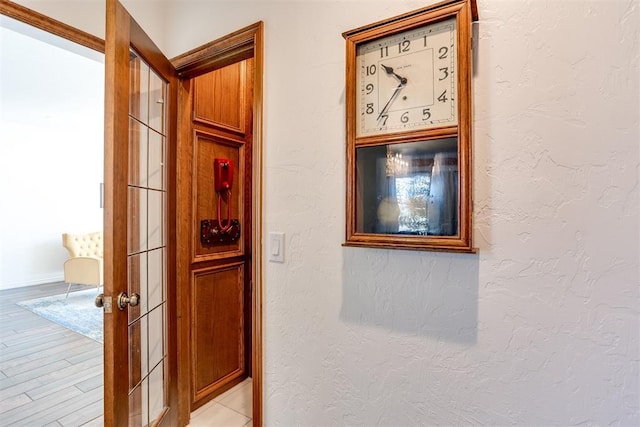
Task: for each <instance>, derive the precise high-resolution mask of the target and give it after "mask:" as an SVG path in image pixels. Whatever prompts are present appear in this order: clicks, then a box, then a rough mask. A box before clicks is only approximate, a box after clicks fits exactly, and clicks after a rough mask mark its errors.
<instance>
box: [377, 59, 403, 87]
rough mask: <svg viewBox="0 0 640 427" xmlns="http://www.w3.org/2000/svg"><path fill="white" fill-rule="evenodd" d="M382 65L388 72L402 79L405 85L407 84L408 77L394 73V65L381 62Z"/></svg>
mask: <svg viewBox="0 0 640 427" xmlns="http://www.w3.org/2000/svg"><path fill="white" fill-rule="evenodd" d="M380 65H382V68H384V70H385V71H386V72H387V74H389V75H393V76H394V77H395V78H397V79H398V80H399V81H400V83H402V84H405V85H406V84H407V78H406V77H402V76H400V75H398V74H396V73H394V72H393V68H392V67H387V66H386V65H384V64H380Z"/></svg>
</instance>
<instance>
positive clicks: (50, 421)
mask: <svg viewBox="0 0 640 427" xmlns="http://www.w3.org/2000/svg"><path fill="white" fill-rule="evenodd" d="M77 288H78V289H85V287H82V286H77ZM66 290H67V285H66V284H65V283H51V284H46V285H37V286H28V287H24V288H16V289H8V290H2V291H0V426H2V427H5V426H29V427H32V426H83V425H85V426H101V425H102V424H103V416H102V411H103V401H102V398H103V387H102V363H103V362H102V344H101V343H98V342H96V341H94V340H92V339H90V338H87V337H85V336H83V335H80V334H78V333H75V332H73V331H71V330H69V329H67V328H64V327H62V326H60V325H58V324H56V323H53V322H50V321H49V320H46V319H43V318H42V317H40V316H38V315H36V314H33V313H32V312H30V311H29V310H26V309H24V308H22V307H20V306H18V305H16V302H19V301H25V300H29V299H33V298H40V297H45V296H49V295H56V294H60V293H64V292H65V291H66ZM96 310H97V308H96Z"/></svg>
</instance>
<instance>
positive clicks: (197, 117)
mask: <svg viewBox="0 0 640 427" xmlns="http://www.w3.org/2000/svg"><path fill="white" fill-rule="evenodd" d="M246 65H247V61H242V62H237V63H235V64H231V65H227V66H226V67H223V68H219V69H217V70H215V71H212V72H209V73H206V74H202V75H200V76H198V77H195V78H194V79H193V80H194V86H195V88H194V93H195V97H194V99H195V102H194V121H196V122H201V123H203V124H206V125H210V126H214V127H219V128H221V129H225V130H230V131H233V132H237V133H238V134H240V135H244V133H245V128H246V111H245V110H246V108H245V106H246V101H247V100H246V92H247V81H246V80H247V73H246ZM221 93H223V94H224V96H216V95H218V94H221Z"/></svg>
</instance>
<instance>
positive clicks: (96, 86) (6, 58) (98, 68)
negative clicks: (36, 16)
mask: <svg viewBox="0 0 640 427" xmlns="http://www.w3.org/2000/svg"><path fill="white" fill-rule="evenodd" d="M103 100H104V55H103V54H102V53H99V52H96V51H93V50H91V49H88V48H85V47H83V46H80V45H78V44H75V43H72V42H69V41H68V40H65V39H62V38H60V37H57V36H54V35H52V34H49V33H47V32H45V31H41V30H38V29H36V28H33V27H31V26H28V25H26V24H23V23H21V22H18V21H16V20H13V19H11V18H8V17H6V16H1V15H0V118H1V119H2V120H11V121H21V122H23V121H30V122H32V121H34V120H55V119H56V117H59V116H60V115H69V114H74V115H77V116H78V118H79V119H81V118H82V117H83V115H86V114H88V113H89V112H91V114H93V115H94V116H95V110H96V109H97V108H103V107H102V106H103V105H104V101H103Z"/></svg>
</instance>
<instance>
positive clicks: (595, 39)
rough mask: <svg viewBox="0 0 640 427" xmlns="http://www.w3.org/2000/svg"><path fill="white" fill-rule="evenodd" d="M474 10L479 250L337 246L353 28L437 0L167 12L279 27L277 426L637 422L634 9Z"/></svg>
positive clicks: (272, 307)
mask: <svg viewBox="0 0 640 427" xmlns="http://www.w3.org/2000/svg"><path fill="white" fill-rule="evenodd" d="M478 3H479V4H478V6H479V9H480V22H479V23H478V24H477V29H476V30H477V33H478V35H479V40H478V41H477V45H476V48H477V49H476V61H475V64H476V73H475V79H474V80H475V81H474V84H475V96H474V103H475V120H474V133H475V141H474V143H475V153H474V154H475V167H474V172H475V174H474V177H475V179H474V183H475V191H474V195H475V200H476V202H475V206H476V212H475V237H476V244H477V246H478V247H479V249H480V250H479V253H478V254H477V255H451V254H442V253H428V252H406V251H388V250H373V249H354V248H343V247H341V246H340V245H341V243H342V241H343V238H344V237H343V236H344V224H343V222H344V187H345V171H344V161H345V156H344V42H343V39H342V37H341V36H340V34H341V33H342V32H343V31H345V30H349V29H352V28H355V27H358V26H360V25H364V24H367V23H370V22H373V21H376V20H379V19H383V18H386V17H388V16H392V15H395V14H398V13H402V12H406V11H409V10H412V9H415V8H418V7H422V6H424V5H425V3H423V2H415V1H394V2H388V1H377V2H376V1H365V0H363V1H347V0H345V1H313V0H312V1H293V0H292V1H259V2H258V1H255V2H253V1H242V0H241V1H233V2H230V1H229V2H227V1H197V0H184V1H174V2H169V3H163V7H164V8H166V9H165V12H166V15H165V16H166V17H170V19H168V18H165V21H164V28H162V30H163V31H164V32H165V35H164V40H162V41H159V45H160V47H161V48H163V49H164V51H165V53H166V54H167V56H174V55H176V54H179V53H181V52H183V51H185V50H188V49H191V48H193V47H195V46H197V45H200V44H202V43H205V42H207V41H210V40H212V39H214V38H217V37H220V36H222V35H224V34H226V33H229V32H231V31H234V30H236V29H238V28H240V27H242V26H245V25H248V24H251V23H253V22H255V21H258V20H263V21H264V22H265V26H266V40H265V49H266V58H265V128H264V131H265V132H264V143H265V154H264V157H265V159H264V160H265V169H264V172H265V177H264V178H265V188H264V203H265V206H264V208H265V232H268V231H283V232H285V233H286V238H287V242H286V245H287V246H286V262H285V263H284V264H272V263H265V275H264V279H265V281H264V288H265V307H264V315H265V351H266V355H265V370H266V371H265V372H266V378H265V380H266V381H265V390H264V403H265V417H266V423H265V424H266V425H269V426H277V425H283V426H288V425H398V426H399V425H402V426H408V425H427V424H431V425H434V424H440V425H445V424H446V425H452V424H481V423H484V424H492V425H506V424H520V425H549V424H560V425H563V424H577V423H592V424H609V423H611V424H620V425H638V424H640V416H639V411H640V410H639V403H638V402H639V398H640V393H639V384H638V377H639V372H638V363H639V362H638V360H640V351H639V342H638V336H639V333H640V331H639V324H640V313H639V311H640V305H639V304H640V302H639V289H638V288H639V282H640V271H639V258H640V248H639V241H640V224H639V222H640V221H639V211H638V205H639V192H638V174H639V167H640V153H639V139H640V129H639V123H638V118H639V117H640V107H639V102H640V84H639V73H640V70H639V64H638V61H639V54H640V52H639V51H640V47H639V45H638V40H640V10H639V4H638V1H637V0H628V1H622V0H614V1H604V0H603V1H571V2H569V1H562V2H559V1H556V2H553V1H538V0H529V1H524V0H523V1H500V0H479V2H478ZM134 16H136V18H138V19H139V21H142V19H140V18H141V17H139V16H137V15H136V14H135V13H134ZM155 22H156V24H153V23H151V26H150V27H145V25H144V23H143V27H145V28H147V29H148V31H149V32H150V33H158V32H159V31H160V27H159V26H160V25H161V20H156V21H155ZM154 25H157V27H154ZM265 261H266V260H265Z"/></svg>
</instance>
